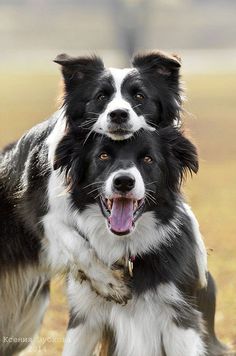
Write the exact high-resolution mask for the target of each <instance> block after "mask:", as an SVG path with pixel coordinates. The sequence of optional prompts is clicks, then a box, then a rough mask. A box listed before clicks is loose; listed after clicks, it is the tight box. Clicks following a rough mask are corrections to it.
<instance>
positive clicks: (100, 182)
mask: <svg viewBox="0 0 236 356" xmlns="http://www.w3.org/2000/svg"><path fill="white" fill-rule="evenodd" d="M102 183H104V181H99V182H93V183H90V184H87V185H86V186H85V187H83V189H86V188H88V187H90V186H91V185H94V184H100V185H101V184H102Z"/></svg>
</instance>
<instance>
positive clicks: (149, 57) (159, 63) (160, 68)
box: [132, 51, 181, 77]
mask: <svg viewBox="0 0 236 356" xmlns="http://www.w3.org/2000/svg"><path fill="white" fill-rule="evenodd" d="M132 64H133V66H134V67H136V68H138V69H139V70H141V71H143V72H150V71H151V72H155V73H157V74H160V75H163V76H167V77H169V76H171V74H172V73H176V72H178V71H179V68H180V67H181V59H180V58H179V57H178V56H177V55H175V54H173V55H168V54H166V53H164V52H160V51H153V52H147V53H143V54H137V55H135V56H134V58H133V60H132Z"/></svg>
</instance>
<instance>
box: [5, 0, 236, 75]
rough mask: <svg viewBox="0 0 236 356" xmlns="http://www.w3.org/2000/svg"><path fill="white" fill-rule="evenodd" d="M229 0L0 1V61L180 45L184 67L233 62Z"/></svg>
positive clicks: (115, 60) (226, 66)
mask: <svg viewBox="0 0 236 356" xmlns="http://www.w3.org/2000/svg"><path fill="white" fill-rule="evenodd" d="M235 14H236V1H235V0H231V1H230V0H221V1H220V0H165V1H164V0H66V1H65V0H64V1H63V0H24V1H23V0H22V1H19V0H18V1H17V0H0V46H1V47H0V48H1V56H0V64H1V66H4V65H5V66H6V67H7V66H9V65H11V64H12V63H14V64H15V65H18V66H19V67H20V68H29V66H31V65H32V66H38V67H39V66H40V67H42V68H45V70H46V69H47V70H49V71H51V70H54V68H53V64H52V63H51V62H50V60H51V59H53V58H54V57H55V56H56V55H57V54H58V53H61V52H67V53H70V54H81V53H87V52H91V51H93V52H94V51H96V52H98V53H99V54H101V55H102V56H103V57H104V58H105V62H106V64H108V65H113V66H123V65H127V63H128V59H129V57H130V55H131V54H133V52H135V51H137V50H140V49H150V48H152V49H153V48H158V49H162V50H167V51H175V52H180V53H181V54H182V56H183V57H184V67H183V70H184V71H195V72H196V71H204V70H207V71H208V72H209V71H210V70H212V71H215V70H219V71H223V72H224V71H225V72H227V71H232V70H235V69H236V59H235V58H236V19H235Z"/></svg>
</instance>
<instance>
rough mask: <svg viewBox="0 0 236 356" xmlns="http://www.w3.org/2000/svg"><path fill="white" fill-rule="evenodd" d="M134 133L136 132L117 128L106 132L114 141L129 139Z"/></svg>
mask: <svg viewBox="0 0 236 356" xmlns="http://www.w3.org/2000/svg"><path fill="white" fill-rule="evenodd" d="M133 134H134V132H133V131H130V130H115V131H107V132H106V135H107V136H108V137H110V138H111V139H112V140H114V141H122V140H127V139H128V138H130V137H132V136H133Z"/></svg>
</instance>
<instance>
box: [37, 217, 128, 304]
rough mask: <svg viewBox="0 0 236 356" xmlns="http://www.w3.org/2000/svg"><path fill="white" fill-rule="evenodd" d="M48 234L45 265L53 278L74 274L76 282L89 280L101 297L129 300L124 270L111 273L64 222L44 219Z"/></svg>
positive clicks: (119, 300)
mask: <svg viewBox="0 0 236 356" xmlns="http://www.w3.org/2000/svg"><path fill="white" fill-rule="evenodd" d="M44 229H45V233H46V239H45V243H44V245H43V248H42V265H44V266H45V264H46V268H48V270H49V271H50V272H51V274H52V275H55V274H57V273H67V272H68V271H71V272H72V274H73V276H74V278H77V279H79V280H80V279H82V280H83V279H88V281H89V282H90V283H91V286H92V288H93V289H94V290H95V291H96V292H97V293H98V294H99V295H101V296H102V297H104V298H106V299H108V300H110V299H111V300H114V301H115V302H117V303H121V304H122V303H126V302H127V300H128V299H130V297H131V296H130V292H129V288H128V287H127V285H126V284H125V281H124V274H123V272H122V270H112V269H111V268H109V267H108V266H107V265H105V264H104V263H103V262H102V261H100V260H99V259H98V257H97V255H96V254H95V252H94V250H93V249H92V248H91V247H90V245H89V243H88V241H86V240H85V239H84V238H83V237H82V236H80V234H79V233H78V232H77V231H76V230H75V229H73V227H70V226H68V225H66V224H64V223H62V222H61V221H55V220H54V223H53V224H52V223H51V220H50V219H49V220H48V221H47V219H44Z"/></svg>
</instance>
